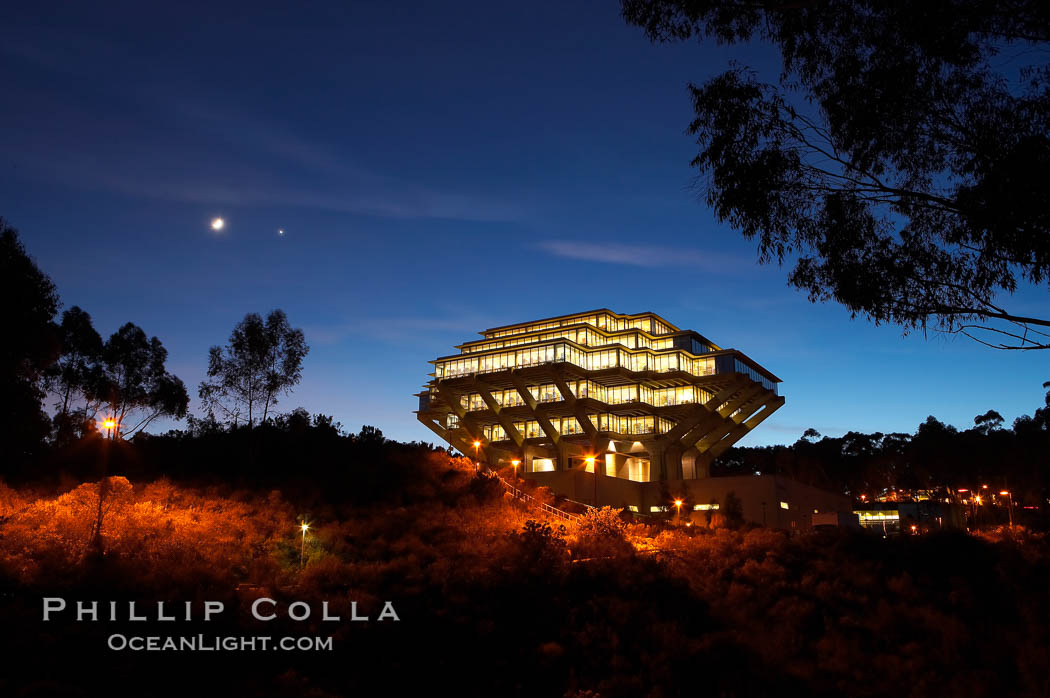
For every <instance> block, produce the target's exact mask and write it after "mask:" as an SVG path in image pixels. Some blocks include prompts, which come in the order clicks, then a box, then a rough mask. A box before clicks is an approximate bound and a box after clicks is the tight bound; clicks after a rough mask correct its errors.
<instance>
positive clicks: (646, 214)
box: [0, 2, 1050, 445]
mask: <svg viewBox="0 0 1050 698" xmlns="http://www.w3.org/2000/svg"><path fill="white" fill-rule="evenodd" d="M85 5H86V4H85V3H69V4H67V5H65V6H62V5H56V6H52V7H50V8H49V9H47V10H46V11H45V10H40V13H41V14H40V15H38V16H29V15H19V13H21V12H26V11H27V10H26V8H28V7H29V5H28V4H23V5H22V6H20V7H8V8H7V9H6V10H5V18H4V22H3V24H2V25H0V80H2V83H0V84H3V86H4V102H5V106H4V108H3V109H0V215H3V216H4V217H6V218H7V219H8V220H9V222H10V223H11V224H13V225H14V226H16V227H17V228H19V229H20V230H21V232H22V235H23V239H24V242H25V244H26V246H27V248H28V249H29V251H30V253H31V254H32V255H33V256H34V257H35V258H36V259H37V261H38V263H39V264H40V266H41V267H42V268H43V269H44V270H45V271H46V272H47V273H48V274H50V276H51V277H52V278H53V279H54V281H55V283H56V284H57V285H58V288H59V291H60V293H61V296H62V299H63V301H64V303H65V304H66V306H69V305H73V304H77V305H80V306H81V307H83V308H84V309H86V310H87V311H88V312H90V313H91V314H92V316H93V317H94V319H95V324H96V327H98V328H99V330H100V331H101V332H102V333H103V334H104V335H108V334H109V333H111V332H113V331H114V330H115V329H116V328H117V327H118V326H119V325H121V324H122V323H124V322H126V321H129V320H130V321H133V322H135V323H137V324H139V325H140V326H142V327H143V328H144V329H145V330H146V331H147V333H149V334H155V335H157V336H159V337H160V338H161V340H162V341H163V342H164V344H165V346H166V347H168V349H169V351H170V359H169V366H170V368H171V370H173V371H174V372H175V373H176V374H177V375H179V376H180V377H181V378H182V379H183V380H184V381H185V382H186V385H187V387H188V389H189V391H190V393H191V396H193V397H194V398H196V388H197V385H198V383H199V382H200V380H201V379H202V378H203V377H204V371H205V368H206V359H207V349H208V347H209V346H210V345H212V344H220V343H224V342H225V341H226V339H227V337H228V336H229V333H230V330H231V329H232V327H233V325H234V324H235V323H236V322H237V321H238V320H239V319H241V318H242V317H243V316H244V314H245V313H246V312H249V311H256V312H260V313H265V312H267V311H269V310H270V309H272V308H275V307H280V308H283V309H285V311H286V312H287V313H288V316H289V318H290V319H291V321H292V323H293V324H294V325H295V326H298V327H302V328H303V329H304V330H305V332H306V336H307V340H308V342H309V343H310V345H311V347H312V351H311V353H310V355H309V357H308V358H307V360H306V364H305V370H304V379H303V382H302V384H301V385H300V386H299V388H298V389H297V390H296V392H295V394H294V395H292V396H290V397H287V398H284V399H283V400H282V402H281V405H280V407H281V408H283V409H286V410H287V409H291V408H293V407H295V406H297V405H303V406H305V407H307V408H308V409H309V410H310V411H311V412H325V413H328V414H333V415H334V416H335V417H336V419H338V420H339V421H342V422H343V424H344V425H345V426H346V427H348V428H351V429H352V430H354V431H356V430H357V429H358V428H359V427H360V425H361V424H374V425H376V426H379V427H380V428H381V429H382V430H383V431H384V432H385V433H386V434H387V435H388V436H391V437H395V438H399V439H424V440H427V441H431V440H433V435H432V434H431V433H430V432H429V431H427V430H426V429H425V428H423V427H422V426H421V425H419V424H418V423H417V422H415V420H414V416H413V415H412V410H413V409H415V398H413V397H412V393H414V392H416V391H418V390H419V388H420V386H421V385H422V383H423V382H424V381H425V380H426V373H427V372H428V371H429V370H430V366H429V364H427V363H426V362H427V360H428V359H432V358H435V357H437V356H439V355H444V354H449V353H452V345H453V344H457V343H460V342H462V341H466V340H468V339H472V338H476V336H477V335H476V334H475V333H476V332H477V331H478V330H481V329H484V328H486V327H490V326H494V325H500V324H506V323H510V322H517V321H523V320H528V319H533V318H540V317H546V316H550V315H557V314H562V313H567V312H574V311H577V310H585V309H591V308H597V307H609V308H612V309H614V310H618V311H621V312H639V311H643V310H653V311H655V312H658V313H660V314H662V315H664V316H665V317H667V318H668V319H669V320H670V321H671V322H674V323H676V324H678V325H679V326H682V327H689V328H693V329H696V330H699V331H700V332H702V333H704V334H706V335H707V336H709V337H710V338H711V339H712V340H713V341H715V342H717V343H719V344H721V345H722V346H725V347H735V348H738V349H740V350H742V351H744V352H745V353H748V354H749V355H751V356H752V357H753V358H755V359H756V360H758V361H759V362H760V363H762V364H763V365H765V366H767V367H768V368H769V369H770V370H772V371H773V372H774V373H776V374H778V375H779V376H780V377H781V378H782V379H783V380H784V384H783V386H782V392H783V394H785V395H786V396H787V404H786V405H785V406H784V407H783V408H782V409H781V410H780V411H779V412H778V413H777V414H776V415H775V416H774V417H772V418H770V419H769V420H767V421H766V422H765V423H764V424H763V425H762V426H761V427H760V428H759V429H757V430H756V431H755V432H754V433H752V434H751V435H749V436H748V437H747V439H746V440H745V441H744V442H742V444H755V445H757V444H768V443H786V442H792V441H794V440H795V439H797V438H798V436H799V435H800V434H801V432H802V431H803V430H804V429H805V428H807V427H815V428H816V429H817V430H818V431H820V432H822V433H824V434H827V435H840V434H842V433H844V432H845V431H847V430H864V431H876V430H878V431H884V432H888V431H905V432H912V431H914V429H915V427H916V426H917V424H918V423H919V422H920V421H922V420H923V419H925V418H926V416H927V415H930V414H933V415H936V416H937V417H938V418H940V419H942V420H943V421H946V422H949V423H952V424H955V425H957V426H960V427H968V426H970V425H972V420H973V417H974V416H975V415H977V414H980V413H983V412H984V411H986V410H988V409H989V408H994V409H996V410H998V411H999V412H1000V413H1002V414H1003V416H1004V417H1006V419H1007V420H1008V421H1012V420H1013V419H1014V418H1015V417H1017V416H1018V415H1020V414H1030V413H1031V412H1032V411H1033V409H1035V408H1036V407H1037V406H1039V405H1040V404H1041V402H1042V395H1043V390H1042V388H1041V387H1040V385H1041V383H1042V382H1043V381H1044V380H1048V379H1050V367H1048V365H1047V356H1046V354H1045V352H1030V353H1027V354H1025V353H1003V352H996V351H994V350H991V349H986V348H983V347H980V346H978V345H975V344H973V343H971V342H969V341H968V340H946V339H944V338H942V337H931V338H929V339H924V338H923V337H921V336H909V337H904V338H902V336H901V331H900V329H899V328H897V327H893V326H884V327H874V326H872V325H870V324H869V323H867V322H865V321H863V320H859V319H858V320H853V321H851V320H850V318H849V314H848V313H847V312H846V311H845V310H843V309H842V308H840V307H838V306H833V305H829V306H820V305H812V304H810V303H809V302H808V301H807V300H806V299H805V297H804V296H803V295H802V294H800V293H798V292H796V291H794V290H792V289H790V288H788V287H787V286H786V284H785V272H784V271H783V270H779V269H777V268H776V267H759V266H756V264H755V262H754V259H755V254H754V249H753V247H752V245H751V244H749V243H747V242H746V241H744V240H743V239H742V238H741V237H740V236H739V235H738V234H736V233H734V232H733V231H732V230H731V229H730V228H729V227H728V226H724V225H721V224H719V223H718V222H717V221H716V220H715V219H714V217H713V215H712V214H711V212H710V211H709V210H708V209H707V208H706V207H705V206H704V205H703V204H702V203H699V202H698V199H697V191H696V189H695V188H694V187H693V177H694V172H693V171H692V170H691V169H690V167H689V161H690V159H691V158H692V157H693V155H694V154H695V145H694V144H693V143H692V142H691V140H690V138H689V137H688V136H687V135H685V134H684V130H685V127H686V126H687V124H688V122H689V118H690V114H691V107H690V103H689V100H688V97H687V94H686V84H687V83H688V82H689V81H690V80H692V81H695V82H699V81H702V80H703V79H705V78H706V77H707V76H709V75H712V74H714V73H716V72H719V71H721V70H723V69H724V68H725V67H726V65H727V64H728V61H729V60H731V59H736V60H738V61H740V62H742V63H745V64H750V65H753V66H755V67H758V68H760V69H764V70H770V69H773V70H775V69H776V68H777V67H778V66H777V64H776V61H775V56H773V55H772V54H770V53H768V51H764V50H761V49H755V48H750V49H748V48H740V47H736V48H718V47H713V46H698V45H696V44H683V45H661V46H653V45H650V44H649V43H648V42H647V41H646V40H645V38H644V37H643V36H642V34H641V32H640V31H639V30H638V29H636V28H633V27H628V26H626V25H625V24H624V23H623V21H622V20H621V19H620V17H619V8H618V5H617V3H614V2H606V3H598V2H593V3H563V2H545V3H536V4H533V3H515V4H503V3H476V4H468V3H453V4H451V5H444V4H437V3H430V4H427V5H425V6H424V5H421V6H419V7H411V8H409V7H407V6H399V7H393V5H400V4H395V3H375V4H374V5H372V6H360V7H357V8H355V9H343V8H339V9H336V8H334V7H333V8H329V9H318V8H317V7H314V6H312V5H314V4H313V3H311V4H309V5H303V4H301V3H274V4H272V5H267V4H264V3H252V4H250V5H248V4H245V7H244V9H241V10H230V9H225V8H224V7H222V5H225V3H207V4H203V5H199V6H196V5H194V4H192V3H168V4H157V3H138V2H137V3H126V4H121V3H104V7H103V6H100V5H98V4H94V3H92V5H93V6H92V7H91V8H90V9H87V8H86V7H84V6H85ZM332 5H336V3H332ZM56 8H57V9H56ZM249 8H250V9H249ZM218 215H221V216H223V217H224V218H225V219H226V221H227V228H226V230H225V231H223V232H222V233H221V234H218V235H217V234H215V233H213V232H212V231H211V230H210V229H209V227H208V223H209V221H210V220H211V219H212V218H213V217H214V216H218ZM279 228H283V229H284V230H285V231H286V235H285V236H284V237H278V235H277V230H278V229H279ZM1045 305H1046V295H1045V292H1043V293H1038V292H1030V293H1027V294H1022V295H1021V296H1020V297H1016V298H1014V299H1013V301H1012V305H1011V308H1012V309H1013V310H1014V311H1015V312H1018V313H1020V314H1025V313H1028V314H1038V313H1039V312H1042V313H1043V314H1045V312H1046V307H1045ZM195 403H196V400H195V399H194V403H193V405H195ZM193 405H191V409H192V406H193Z"/></svg>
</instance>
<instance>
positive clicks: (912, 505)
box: [853, 499, 966, 536]
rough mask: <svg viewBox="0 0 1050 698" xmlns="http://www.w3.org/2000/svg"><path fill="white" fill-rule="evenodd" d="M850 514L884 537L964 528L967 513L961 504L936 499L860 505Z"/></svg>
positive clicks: (877, 502)
mask: <svg viewBox="0 0 1050 698" xmlns="http://www.w3.org/2000/svg"><path fill="white" fill-rule="evenodd" d="M853 513H854V514H856V515H857V519H858V520H859V521H860V525H861V526H863V527H864V528H866V529H868V530H871V531H874V532H876V533H881V534H883V535H886V536H895V535H901V534H909V533H925V532H929V531H931V530H940V529H946V528H965V526H966V511H965V509H964V507H963V506H962V505H960V504H957V503H953V502H942V501H937V500H935V499H922V500H916V501H899V502H889V501H883V502H880V501H876V502H871V503H870V504H864V505H861V506H860V507H859V508H857V509H855V510H854V512H853ZM913 526H914V527H915V528H914V529H913V528H912V527H913Z"/></svg>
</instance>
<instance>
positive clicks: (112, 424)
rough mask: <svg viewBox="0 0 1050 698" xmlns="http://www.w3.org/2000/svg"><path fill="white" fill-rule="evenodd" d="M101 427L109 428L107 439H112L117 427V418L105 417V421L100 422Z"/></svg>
mask: <svg viewBox="0 0 1050 698" xmlns="http://www.w3.org/2000/svg"><path fill="white" fill-rule="evenodd" d="M102 427H103V428H104V429H108V430H109V440H110V441H112V440H113V436H114V434H115V432H116V429H117V420H115V419H113V418H112V417H107V418H106V421H104V422H102Z"/></svg>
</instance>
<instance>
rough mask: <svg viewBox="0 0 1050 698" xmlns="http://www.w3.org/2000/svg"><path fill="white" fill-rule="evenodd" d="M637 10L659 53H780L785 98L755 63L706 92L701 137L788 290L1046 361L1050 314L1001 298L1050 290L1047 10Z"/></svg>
mask: <svg viewBox="0 0 1050 698" xmlns="http://www.w3.org/2000/svg"><path fill="white" fill-rule="evenodd" d="M622 6H623V14H624V17H625V18H626V19H627V21H628V22H630V23H632V24H635V25H637V26H639V27H641V28H643V29H644V30H645V32H646V34H647V35H648V36H649V38H650V39H652V40H654V41H677V40H684V39H688V38H697V39H700V40H712V41H718V42H721V43H729V44H739V45H742V46H743V45H745V44H747V43H748V42H754V43H762V44H766V45H771V46H773V47H775V49H776V50H777V51H778V52H779V54H780V57H781V59H782V65H783V71H782V73H781V75H780V76H779V80H777V81H776V84H774V83H772V82H769V81H765V80H764V79H763V78H762V77H760V76H759V75H758V73H756V72H755V71H753V70H752V69H750V68H749V67H748V66H746V65H743V62H744V61H746V59H743V60H742V61H741V62H739V63H736V64H734V65H733V66H732V67H731V68H730V69H729V70H728V71H726V72H724V73H722V74H720V75H718V76H716V77H714V78H711V79H710V80H708V81H707V82H705V83H704V84H702V85H699V86H695V85H691V86H690V92H691V96H692V100H693V108H694V111H695V117H696V118H695V119H694V120H693V121H692V123H691V125H690V127H689V132H690V133H691V134H693V135H695V136H696V139H697V144H698V145H699V149H700V150H699V153H698V155H697V156H696V158H695V159H694V161H693V165H694V166H696V167H697V168H698V169H699V171H700V173H701V175H702V180H701V181H703V182H704V184H705V187H706V195H707V201H708V203H709V204H710V205H711V207H712V208H713V209H714V211H715V213H716V214H717V215H718V217H719V218H720V219H722V220H724V221H728V222H729V223H731V224H732V225H733V226H734V227H735V228H737V229H739V230H740V231H741V232H742V233H743V234H744V235H745V236H746V237H748V238H756V239H757V241H758V250H759V254H760V258H761V259H762V260H763V261H768V260H776V261H778V262H780V263H792V264H794V269H793V270H792V272H791V274H790V277H789V280H790V283H791V284H792V285H794V286H796V287H798V288H800V289H803V290H805V291H807V292H808V293H809V295H810V297H811V299H813V300H821V301H825V300H832V299H833V300H835V301H837V302H839V303H842V304H843V305H844V306H845V307H846V308H848V309H849V310H850V311H851V312H852V313H854V314H862V315H866V316H867V317H869V318H871V319H873V320H874V321H875V322H877V323H878V322H884V321H889V322H896V323H900V324H901V325H903V326H904V327H905V328H922V329H926V328H927V327H931V328H937V329H940V330H944V331H947V332H962V333H965V334H968V335H970V336H972V337H974V338H976V339H978V341H983V342H986V343H988V344H990V345H992V346H997V347H998V346H1002V347H1007V348H1022V349H1032V348H1042V349H1046V348H1048V347H1050V332H1048V328H1050V317H1047V316H1046V315H1038V316H1036V317H1031V316H1030V315H1031V314H1030V313H1026V312H1024V311H1023V310H1017V309H1015V310H1014V311H1011V310H1010V309H1009V308H1007V307H1006V306H1008V305H1010V303H1009V301H1008V300H1004V299H1005V298H1006V296H1008V294H1010V293H1012V292H1013V291H1015V290H1016V289H1017V288H1018V287H1019V286H1021V285H1023V284H1025V283H1030V284H1032V285H1034V286H1035V287H1036V288H1039V289H1041V290H1042V291H1043V292H1045V291H1046V290H1047V289H1048V283H1050V218H1048V217H1047V211H1048V210H1050V187H1048V186H1047V179H1046V177H1045V176H1044V175H1043V173H1044V172H1045V171H1046V169H1047V166H1048V165H1050V67H1048V64H1047V60H1046V57H1047V53H1046V52H1047V48H1048V47H1050V10H1048V6H1047V4H1046V3H1045V2H1040V1H1039V0H1018V1H1016V2H1009V3H1005V4H1004V3H987V2H974V1H973V0H937V1H931V2H885V1H883V0H861V1H858V0H824V1H821V2H791V3H780V2H771V3H740V2H731V1H727V0H623V2H622ZM1044 298H1045V296H1044ZM988 330H991V331H992V332H994V333H995V334H989V333H988Z"/></svg>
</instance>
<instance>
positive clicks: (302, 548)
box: [299, 521, 310, 569]
mask: <svg viewBox="0 0 1050 698" xmlns="http://www.w3.org/2000/svg"><path fill="white" fill-rule="evenodd" d="M300 527H301V528H302V529H303V544H302V545H301V546H300V547H299V569H302V568H303V559H304V557H303V556H304V554H305V553H306V530H307V529H308V528H310V524H308V523H306V522H305V521H303V522H302V524H300Z"/></svg>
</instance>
